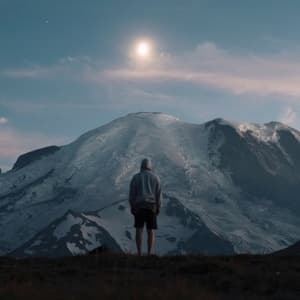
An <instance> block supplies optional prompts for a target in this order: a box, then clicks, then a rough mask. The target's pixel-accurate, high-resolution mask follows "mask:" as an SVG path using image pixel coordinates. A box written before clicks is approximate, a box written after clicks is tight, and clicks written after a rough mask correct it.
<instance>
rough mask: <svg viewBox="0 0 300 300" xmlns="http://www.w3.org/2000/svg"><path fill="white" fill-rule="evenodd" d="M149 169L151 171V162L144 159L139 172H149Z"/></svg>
mask: <svg viewBox="0 0 300 300" xmlns="http://www.w3.org/2000/svg"><path fill="white" fill-rule="evenodd" d="M151 169H152V164H151V160H150V159H149V158H144V159H143V160H142V162H141V171H143V170H151Z"/></svg>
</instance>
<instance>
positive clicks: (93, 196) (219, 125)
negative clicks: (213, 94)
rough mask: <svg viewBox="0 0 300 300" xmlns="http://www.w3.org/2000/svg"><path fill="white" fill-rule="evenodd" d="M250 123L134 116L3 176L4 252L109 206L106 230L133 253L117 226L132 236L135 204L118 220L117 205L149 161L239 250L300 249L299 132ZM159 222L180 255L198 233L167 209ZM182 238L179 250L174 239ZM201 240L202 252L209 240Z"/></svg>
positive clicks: (168, 188) (167, 246) (169, 191)
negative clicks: (68, 215) (61, 221)
mask: <svg viewBox="0 0 300 300" xmlns="http://www.w3.org/2000/svg"><path fill="white" fill-rule="evenodd" d="M249 124H250V123H239V122H235V123H234V122H232V121H226V120H223V119H220V118H219V119H214V120H212V121H209V122H206V123H203V124H193V123H186V122H182V121H180V120H179V119H178V118H176V117H173V116H170V115H167V114H163V113H145V112H140V113H134V114H129V115H127V116H124V117H121V118H118V119H116V120H113V121H111V122H109V123H108V124H105V125H103V126H101V127H99V128H96V129H93V130H90V131H88V132H86V133H84V134H83V135H81V136H80V137H79V138H78V139H76V140H75V141H74V142H72V143H70V144H68V145H65V146H61V147H60V148H59V150H57V151H55V152H54V153H52V154H50V155H47V156H42V157H41V158H40V159H38V160H34V161H33V162H32V163H30V164H27V165H25V166H24V167H23V168H20V169H18V170H11V171H9V172H7V173H5V174H2V175H1V177H0V189H1V192H0V217H1V218H0V225H1V228H2V229H0V233H1V239H0V241H1V247H2V248H1V249H2V253H3V254H4V253H8V252H12V251H14V250H15V249H20V248H22V245H25V243H26V242H28V241H29V240H31V239H32V238H33V237H34V236H35V235H37V234H38V233H39V232H41V231H43V229H44V228H46V227H47V226H48V225H49V224H51V223H52V222H55V220H57V219H58V218H60V217H61V216H63V215H64V213H65V212H66V211H68V210H70V209H71V210H73V211H76V212H78V213H86V212H95V211H98V210H99V208H101V207H107V209H104V210H103V214H104V216H106V215H107V216H109V218H108V217H107V216H106V217H105V218H106V223H107V225H106V230H107V232H108V233H109V234H110V235H111V236H112V237H113V238H114V239H115V240H116V241H117V244H118V245H119V246H120V247H121V248H122V247H123V246H122V243H123V244H124V243H125V242H124V241H126V243H127V242H128V243H129V244H130V245H131V246H130V247H131V248H130V247H129V248H130V249H131V250H130V251H132V250H133V249H134V242H133V241H132V240H131V241H128V240H127V239H126V233H125V231H126V230H127V229H126V230H125V231H124V230H119V229H117V228H114V226H116V224H118V226H120V227H122V226H125V227H126V228H127V227H128V228H130V230H132V222H131V219H132V216H130V212H129V211H128V209H127V208H126V207H125V209H124V210H123V211H121V210H116V211H114V213H112V211H113V210H112V209H111V208H110V207H111V204H112V203H115V202H118V201H121V200H122V199H127V194H128V184H129V180H130V179H131V176H132V175H133V174H134V173H136V172H137V171H138V170H139V164H140V161H141V159H142V158H144V157H145V156H147V157H150V158H151V159H152V160H153V163H154V170H155V172H156V173H157V174H158V175H159V176H160V177H161V179H162V183H163V189H164V191H165V193H166V195H167V196H168V197H169V198H168V199H171V198H172V197H173V198H175V199H177V201H179V203H181V204H182V205H183V207H184V208H186V209H188V210H190V211H192V212H194V213H195V214H196V215H197V216H198V217H199V218H200V219H201V222H202V223H203V224H205V226H206V227H207V230H208V231H209V232H211V233H212V234H213V235H214V234H215V237H214V239H216V240H217V239H218V237H221V238H222V239H224V240H226V241H227V242H228V243H229V244H231V245H232V246H233V247H234V252H237V253H244V252H253V253H265V252H272V251H274V250H279V249H280V248H283V247H285V246H288V245H289V244H292V243H294V242H296V241H297V240H299V235H300V230H299V225H300V218H299V216H300V204H298V202H297V195H298V194H299V192H300V191H299V189H298V186H300V185H299V183H300V179H299V176H298V175H297V174H300V173H299V172H300V156H299V155H298V153H299V151H298V150H299V149H300V143H299V141H300V133H299V132H298V131H297V130H295V129H292V128H290V127H288V126H286V125H283V124H281V123H276V124H275V123H274V122H271V123H266V124H263V125H257V124H250V125H249ZM298 171H299V172H298ZM285 194H286V195H287V196H288V200H285V198H286V197H285ZM166 203H167V202H166ZM180 211H181V209H180V208H178V212H177V213H178V214H180ZM118 218H120V220H123V221H124V223H120V222H119V223H118V222H117V219H118ZM159 219H160V220H162V226H161V228H160V229H159V231H158V235H159V234H161V237H160V244H161V245H164V249H163V248H161V249H159V253H161V254H164V253H168V252H170V251H172V249H173V250H176V249H178V247H179V245H182V242H185V241H187V237H188V236H193V234H194V232H193V231H191V229H189V228H188V227H187V226H185V225H182V224H181V223H180V222H179V223H178V220H179V219H178V217H177V215H176V214H175V215H174V216H172V217H170V218H169V217H168V216H167V215H166V211H165V212H164V214H163V215H161V216H160V218H159ZM16 220H17V221H16ZM165 220H168V221H166V222H165ZM173 223H174V224H177V225H176V226H177V227H176V226H175V227H176V228H177V230H176V229H175V227H174V226H173V227H174V228H173V227H172V226H171V225H172V224H173ZM123 224H124V225H123ZM168 226H171V227H172V228H171V227H168ZM4 228H5V230H4ZM168 228H170V229H168ZM169 230H171V231H169ZM168 232H169V233H168ZM170 232H172V234H171V233H170ZM180 232H181V233H180ZM164 233H165V234H164ZM167 233H168V234H167ZM175 233H178V236H179V237H180V239H181V240H180V239H179V240H178V239H176V236H175ZM183 233H184V234H183ZM174 238H175V240H176V242H175V243H174V242H170V241H168V239H170V240H174ZM194 240H196V241H197V242H196V244H197V247H198V249H202V248H201V247H200V246H201V245H203V244H205V238H204V237H203V236H199V235H197V236H195V237H194ZM122 241H123V242H122ZM126 243H125V244H126ZM128 243H127V244H128ZM125 244H124V245H125ZM127 244H126V245H127ZM95 245H96V244H95ZM99 245H100V244H99V243H98V244H97V246H99ZM124 247H125V246H124ZM126 247H127V246H126ZM172 247H173V248H172ZM197 247H196V248H197ZM1 249H0V251H1ZM220 249H222V247H221V246H220ZM176 251H177V250H176ZM183 251H185V250H183ZM199 251H200V250H199ZM210 251H212V249H211V250H210Z"/></svg>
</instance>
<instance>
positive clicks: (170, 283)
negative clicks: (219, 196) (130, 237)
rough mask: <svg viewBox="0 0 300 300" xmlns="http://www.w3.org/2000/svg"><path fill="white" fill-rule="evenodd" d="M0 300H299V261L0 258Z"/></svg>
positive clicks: (260, 258) (105, 256) (267, 258)
mask: <svg viewBox="0 0 300 300" xmlns="http://www.w3.org/2000/svg"><path fill="white" fill-rule="evenodd" d="M0 299H1V300H6V299H7V300H8V299H9V300H14V299H16V300H19V299H31V300H37V299H39V300H40V299H43V300H50V299H51V300H53V299H64V300H65V299H68V300H69V299H70V300H72V299H74V300H77V299H89V300H93V299H114V300H117V299H122V300H127V299H128V300H129V299H130V300H140V299H143V300H148V299H149V300H150V299H151V300H158V299H164V300H169V299H170V300H171V299H172V300H176V299H188V300H194V299H195V300H196V299H197V300H201V299H204V300H216V299H230V300H231V299H239V300H243V299H245V300H248V299H249V300H250V299H274V300H275V299H278V300H279V299H284V300H288V299H300V257H296V256H295V257H274V256H250V255H249V256H246V255H243V256H241V255H240V256H232V257H220V256H218V257H207V256H173V257H172V256H170V257H155V256H154V257H136V256H134V255H120V254H100V255H95V256H82V257H67V258H62V259H52V260H51V259H43V258H36V259H20V260H16V259H12V258H6V257H2V258H0Z"/></svg>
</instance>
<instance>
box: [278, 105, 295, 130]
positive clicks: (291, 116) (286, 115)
mask: <svg viewBox="0 0 300 300" xmlns="http://www.w3.org/2000/svg"><path fill="white" fill-rule="evenodd" d="M279 121H280V122H282V123H284V124H287V125H289V126H297V125H298V116H297V112H296V111H295V110H294V109H293V107H291V106H287V107H285V108H284V110H283V111H282V112H281V115H280V116H279Z"/></svg>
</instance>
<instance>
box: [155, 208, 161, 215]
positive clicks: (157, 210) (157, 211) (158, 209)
mask: <svg viewBox="0 0 300 300" xmlns="http://www.w3.org/2000/svg"><path fill="white" fill-rule="evenodd" d="M159 211H160V208H159V207H157V208H156V215H159Z"/></svg>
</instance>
